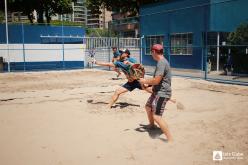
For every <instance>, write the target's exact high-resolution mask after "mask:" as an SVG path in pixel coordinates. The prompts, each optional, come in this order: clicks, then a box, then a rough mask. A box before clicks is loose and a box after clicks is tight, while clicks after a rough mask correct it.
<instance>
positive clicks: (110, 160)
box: [0, 69, 248, 165]
mask: <svg viewBox="0 0 248 165" xmlns="http://www.w3.org/2000/svg"><path fill="white" fill-rule="evenodd" d="M113 77H115V73H114V72H110V71H102V70H94V69H88V70H87V69H84V70H75V71H49V72H27V73H10V74H8V73H3V74H0V131H1V136H0V146H1V147H0V164H4V165H13V164H18V165H33V164H35V165H44V164H53V165H54V164H58V165H63V164H64V165H66V164H70V165H80V164H106V165H115V164H123V165H124V164H125V165H126V164H144V165H148V164H155V163H156V164H175V165H177V164H178V165H179V164H184V165H192V164H199V165H205V164H206V165H209V164H215V163H216V162H215V161H213V158H212V157H213V151H223V152H240V153H243V154H244V156H243V159H242V160H223V161H222V162H221V164H228V165H229V164H230V165H232V164H240V165H246V164H248V157H247V155H248V149H247V148H248V138H247V135H248V109H247V107H248V87H247V86H237V85H227V84H217V83H213V82H207V81H203V80H192V79H187V78H180V77H173V79H172V89H173V97H174V98H176V99H177V100H178V101H179V102H180V104H181V105H180V106H181V107H183V108H180V107H179V108H178V106H177V105H176V104H174V103H172V102H168V103H167V106H166V110H165V112H164V115H163V118H164V119H165V120H166V121H167V122H168V124H169V127H170V129H171V133H172V135H173V136H174V140H175V141H174V142H173V143H172V144H168V143H166V140H165V137H164V135H163V134H162V132H161V130H160V129H159V128H157V129H154V130H149V129H147V128H146V125H147V124H148V121H147V117H146V112H145V110H144V105H145V103H146V100H147V99H148V97H149V93H146V92H145V91H140V90H135V91H133V92H129V93H126V94H124V95H121V96H120V98H119V100H118V101H117V103H116V104H115V105H114V107H113V108H112V109H111V110H109V109H106V108H105V107H106V106H107V104H108V101H109V99H110V97H111V96H112V94H113V93H114V91H115V89H117V88H118V87H119V86H120V85H122V84H124V83H125V82H126V80H125V78H124V77H123V79H117V80H113V79H112V78H113Z"/></svg>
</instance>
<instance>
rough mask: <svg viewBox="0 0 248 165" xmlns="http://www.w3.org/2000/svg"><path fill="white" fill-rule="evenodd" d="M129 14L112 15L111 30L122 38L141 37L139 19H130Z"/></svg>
mask: <svg viewBox="0 0 248 165" xmlns="http://www.w3.org/2000/svg"><path fill="white" fill-rule="evenodd" d="M128 15H129V13H120V12H113V13H112V21H111V22H110V28H111V29H112V30H113V31H115V32H116V33H117V34H118V35H119V36H120V37H139V17H138V16H135V17H128Z"/></svg>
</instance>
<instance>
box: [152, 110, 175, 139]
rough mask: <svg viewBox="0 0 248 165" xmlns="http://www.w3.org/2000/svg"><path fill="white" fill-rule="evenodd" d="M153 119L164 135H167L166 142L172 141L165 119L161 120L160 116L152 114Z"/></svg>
mask: <svg viewBox="0 0 248 165" xmlns="http://www.w3.org/2000/svg"><path fill="white" fill-rule="evenodd" d="M153 118H154V121H155V122H156V123H157V124H158V125H159V127H160V129H161V130H162V132H163V133H164V135H165V136H166V137H167V140H168V142H172V141H173V138H172V136H171V133H170V131H169V127H168V125H167V123H166V122H165V120H163V118H162V116H158V115H155V114H153Z"/></svg>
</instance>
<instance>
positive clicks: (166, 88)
mask: <svg viewBox="0 0 248 165" xmlns="http://www.w3.org/2000/svg"><path fill="white" fill-rule="evenodd" d="M156 76H163V77H162V80H161V81H160V82H159V84H158V85H154V86H153V89H152V91H153V93H154V94H156V95H158V96H160V97H165V98H170V97H171V71H170V64H169V63H168V61H167V60H166V59H165V58H163V59H161V60H159V61H158V63H157V66H156V69H155V72H154V75H153V77H156Z"/></svg>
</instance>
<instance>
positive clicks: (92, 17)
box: [59, 0, 112, 28]
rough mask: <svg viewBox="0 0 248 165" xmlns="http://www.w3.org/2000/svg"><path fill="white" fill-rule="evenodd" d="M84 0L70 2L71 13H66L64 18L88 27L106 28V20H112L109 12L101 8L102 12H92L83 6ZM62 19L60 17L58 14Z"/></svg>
mask: <svg viewBox="0 0 248 165" xmlns="http://www.w3.org/2000/svg"><path fill="white" fill-rule="evenodd" d="M85 2H86V0H77V1H76V2H75V3H72V9H73V13H72V14H66V15H65V16H64V20H66V21H72V22H79V23H82V24H83V25H85V26H87V27H89V28H108V22H109V21H111V20H112V17H111V12H109V11H107V10H105V9H102V14H100V15H99V14H92V13H91V12H90V10H88V9H87V8H86V6H85ZM59 19H60V20H62V17H61V16H59Z"/></svg>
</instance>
